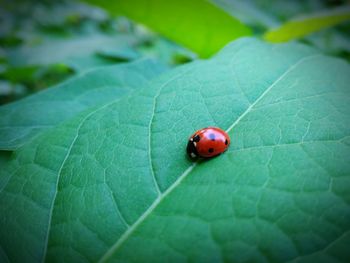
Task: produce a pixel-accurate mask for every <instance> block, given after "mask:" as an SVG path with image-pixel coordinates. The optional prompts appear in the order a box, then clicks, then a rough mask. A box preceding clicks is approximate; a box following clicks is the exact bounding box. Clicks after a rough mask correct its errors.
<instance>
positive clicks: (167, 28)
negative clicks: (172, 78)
mask: <svg viewBox="0 0 350 263" xmlns="http://www.w3.org/2000/svg"><path fill="white" fill-rule="evenodd" d="M87 1H88V2H90V3H93V4H96V5H98V6H101V7H103V8H105V9H106V10H108V11H109V12H110V13H112V14H119V15H125V16H127V17H129V18H131V19H134V20H135V21H137V22H140V23H142V24H144V25H146V26H148V27H150V28H151V29H152V30H154V31H156V32H158V33H160V34H162V35H164V36H166V37H168V38H169V39H171V40H174V41H176V42H177V43H180V44H182V45H184V46H186V47H188V48H189V49H191V50H193V51H194V52H196V53H197V54H199V56H200V57H209V56H210V55H213V54H214V53H215V52H217V51H219V50H220V49H221V48H222V47H223V46H224V45H226V44H227V43H228V42H230V41H232V40H234V39H236V38H239V37H242V36H248V35H250V34H251V32H250V29H249V28H248V27H247V26H245V25H243V24H242V23H241V22H240V21H239V20H238V19H236V18H234V17H233V16H230V15H229V14H227V13H226V12H224V11H223V10H221V9H219V8H217V7H216V6H215V5H213V4H211V3H210V2H208V1H205V0H191V1H187V0H177V1H163V0H119V1H108V0H103V1H100V0H87Z"/></svg>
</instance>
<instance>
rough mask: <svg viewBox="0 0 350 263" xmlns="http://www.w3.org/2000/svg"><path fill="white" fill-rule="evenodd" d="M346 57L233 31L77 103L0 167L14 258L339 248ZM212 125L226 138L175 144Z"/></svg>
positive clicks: (239, 258)
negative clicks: (86, 103) (210, 148)
mask: <svg viewBox="0 0 350 263" xmlns="http://www.w3.org/2000/svg"><path fill="white" fill-rule="evenodd" d="M349 73H350V68H349V65H348V63H346V62H344V61H341V60H338V59H334V58H331V57H326V56H322V55H320V54H318V53H316V52H315V51H314V50H312V49H309V48H308V47H306V46H303V45H297V44H284V45H270V44H265V43H263V42H260V41H258V40H255V39H241V40H239V41H235V42H233V43H232V44H230V45H228V46H227V47H225V48H224V49H223V50H222V51H221V52H220V53H219V54H218V55H217V56H215V57H214V58H212V59H210V60H204V61H197V62H193V63H189V64H187V65H185V66H183V67H178V68H176V69H174V70H172V71H169V72H168V73H165V74H163V75H162V76H160V77H159V78H157V79H156V80H153V81H152V84H151V85H150V87H149V88H145V89H139V90H137V91H135V92H133V93H132V94H130V95H128V96H126V97H124V98H122V99H120V100H117V101H110V102H108V103H106V104H104V105H100V106H98V107H94V108H93V109H91V110H89V111H85V112H83V113H82V114H80V115H79V116H76V117H75V118H74V119H72V120H70V121H68V122H66V123H64V124H62V125H60V126H58V127H56V128H55V129H53V130H50V131H47V132H45V133H43V134H42V135H41V136H39V137H36V138H35V139H34V140H33V141H32V142H31V143H30V144H27V145H25V146H23V147H21V148H20V149H18V150H17V151H16V152H15V153H14V155H13V156H12V161H11V162H9V163H8V164H7V165H6V166H5V167H4V169H2V170H1V171H0V176H1V177H0V178H1V179H2V180H0V189H1V192H0V214H1V215H3V216H2V217H0V220H1V222H0V223H1V224H0V226H1V228H0V244H1V247H2V250H3V251H4V253H5V255H6V257H8V258H9V259H10V260H11V261H13V262H38V261H41V260H42V259H44V258H45V259H46V260H47V261H48V262H56V261H66V262H91V261H94V262H95V261H102V262H105V261H118V262H142V261H145V260H146V261H149V262H167V261H173V262H182V261H183V262H187V261H196V262H216V261H225V262H247V261H259V262H268V261H275V262H281V261H288V260H294V259H295V260H296V261H310V262H312V261H313V262H315V260H316V261H320V262H321V261H324V260H325V259H329V260H333V261H336V260H337V261H340V262H346V259H347V258H348V257H349V252H348V249H347V244H348V242H349V238H350V234H349V233H350V223H349V222H350V190H349V189H350V187H349V186H350V177H349V174H350V160H349V156H350V149H349V147H350V140H349V138H350V137H349V135H350V125H349V122H348V119H349V117H350V106H349V105H350V101H349V100H350V99H349V89H348V86H347V85H348V83H349V81H350V79H349V78H350V74H349ZM210 125H215V126H219V127H221V128H223V129H225V130H226V131H227V132H228V133H229V134H230V136H231V139H232V145H231V146H230V148H229V150H228V151H227V152H226V153H225V154H223V155H221V156H219V157H217V158H215V159H212V160H209V161H199V162H195V163H192V162H190V161H189V160H188V159H187V158H186V156H185V150H184V149H185V146H186V143H187V138H188V136H189V135H190V134H191V133H192V132H193V131H194V130H196V129H199V128H202V127H205V126H210Z"/></svg>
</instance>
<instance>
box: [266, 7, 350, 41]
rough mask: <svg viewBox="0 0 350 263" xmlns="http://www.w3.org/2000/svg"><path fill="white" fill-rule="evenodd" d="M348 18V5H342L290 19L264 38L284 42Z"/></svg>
mask: <svg viewBox="0 0 350 263" xmlns="http://www.w3.org/2000/svg"><path fill="white" fill-rule="evenodd" d="M349 19H350V7H349V6H343V7H340V8H335V9H333V10H327V11H323V12H318V13H314V14H311V15H305V16H302V17H299V18H296V19H294V20H291V21H289V22H287V23H285V24H284V25H282V26H281V27H278V28H276V29H272V30H270V31H268V32H266V33H265V35H264V38H265V40H267V41H270V42H286V41H289V40H292V39H296V38H300V37H303V36H306V35H308V34H311V33H313V32H316V31H319V30H322V29H324V28H327V27H331V26H334V25H337V24H339V23H342V22H344V21H347V20H349Z"/></svg>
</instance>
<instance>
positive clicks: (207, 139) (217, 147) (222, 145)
mask: <svg viewBox="0 0 350 263" xmlns="http://www.w3.org/2000/svg"><path fill="white" fill-rule="evenodd" d="M229 145H230V137H229V136H228V134H227V133H226V132H225V131H223V130H221V129H220V128H216V127H207V128H204V129H201V130H198V131H196V132H195V133H194V134H193V135H192V136H191V137H190V139H189V141H188V144H187V154H188V155H189V156H190V157H191V158H196V157H198V156H199V157H204V158H210V157H214V156H216V155H219V154H221V153H223V152H224V151H226V150H227V148H228V146H229Z"/></svg>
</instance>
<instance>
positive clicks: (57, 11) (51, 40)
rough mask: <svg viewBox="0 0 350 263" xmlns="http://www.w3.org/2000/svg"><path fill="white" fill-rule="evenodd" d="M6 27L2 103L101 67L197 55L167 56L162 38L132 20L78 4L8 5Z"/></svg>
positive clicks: (2, 32) (175, 50) (0, 56)
mask: <svg viewBox="0 0 350 263" xmlns="http://www.w3.org/2000/svg"><path fill="white" fill-rule="evenodd" d="M0 23H1V24H2V27H1V29H0V45H1V46H2V47H3V49H0V81H1V80H6V81H7V82H8V83H7V84H6V88H5V89H1V88H0V104H2V103H6V102H9V101H11V100H14V99H18V98H21V97H23V96H26V95H28V94H31V93H33V92H36V91H38V90H41V89H44V88H47V87H48V86H51V85H53V84H56V83H59V82H61V81H63V80H65V79H67V78H68V77H70V76H74V75H75V74H78V73H79V72H83V71H85V70H89V69H91V68H94V67H96V66H103V65H113V64H117V63H120V62H127V61H132V60H136V59H139V58H141V57H153V58H157V59H159V60H161V61H163V62H164V63H166V64H168V65H176V64H178V63H183V61H190V60H192V59H193V58H195V57H196V56H195V54H193V53H191V52H189V51H187V50H185V49H184V48H182V47H180V46H179V45H177V44H175V43H171V45H168V48H167V49H166V54H163V53H164V48H163V47H159V44H158V43H159V42H160V41H161V40H160V39H162V38H161V37H159V36H158V37H156V36H154V35H153V34H152V33H151V32H150V31H148V30H146V29H145V28H142V27H141V26H138V25H135V24H133V23H131V22H130V21H129V20H128V19H126V18H113V17H110V16H108V15H107V14H106V13H105V12H104V11H103V10H101V9H98V8H96V7H92V6H88V5H85V4H82V3H75V2H74V1H73V2H71V1H59V2H49V3H43V2H41V1H36V2H32V1H20V2H18V3H17V1H16V3H15V4H13V3H12V2H8V3H7V5H4V9H3V10H0ZM164 42H165V41H164ZM2 51H3V52H2ZM179 56H180V60H179ZM3 83H4V82H3ZM18 86H20V87H21V90H20V92H18V88H17V87H18Z"/></svg>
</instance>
